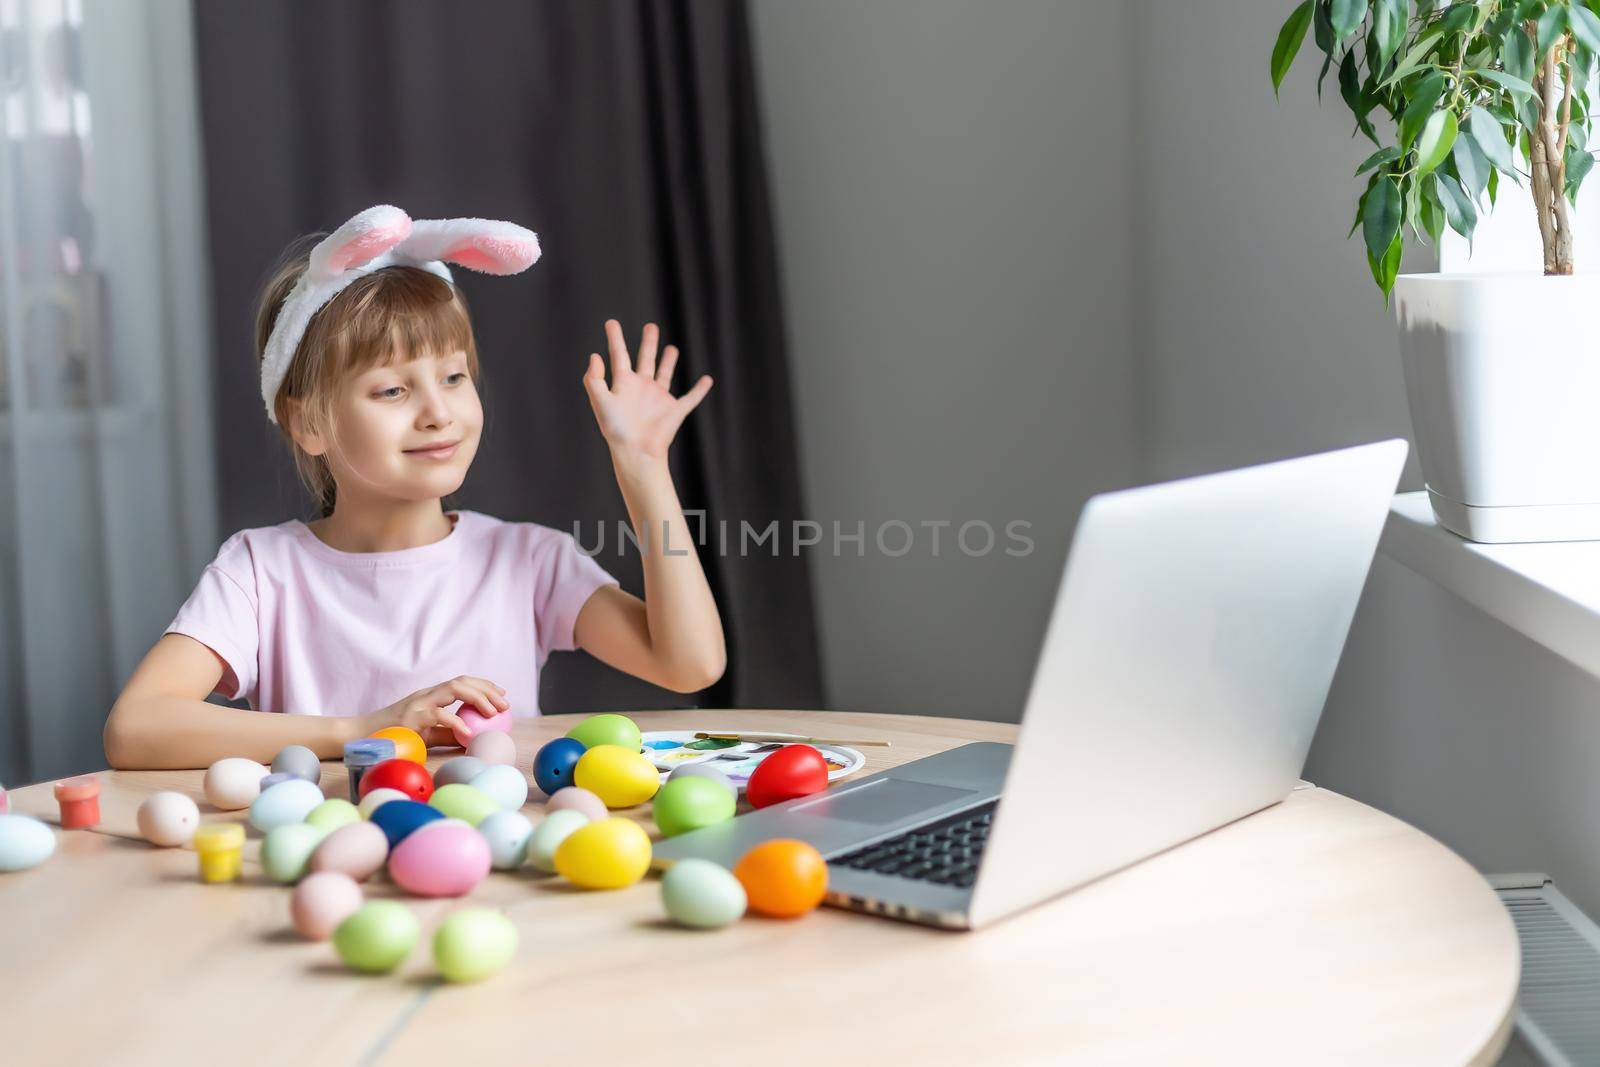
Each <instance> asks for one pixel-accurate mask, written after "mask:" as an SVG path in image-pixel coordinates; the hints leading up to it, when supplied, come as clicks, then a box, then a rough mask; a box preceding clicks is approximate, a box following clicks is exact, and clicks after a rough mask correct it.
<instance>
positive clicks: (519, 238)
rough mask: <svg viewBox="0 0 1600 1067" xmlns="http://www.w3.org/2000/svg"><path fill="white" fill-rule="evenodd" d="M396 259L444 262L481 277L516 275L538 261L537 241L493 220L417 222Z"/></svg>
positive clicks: (529, 232)
mask: <svg viewBox="0 0 1600 1067" xmlns="http://www.w3.org/2000/svg"><path fill="white" fill-rule="evenodd" d="M395 255H397V256H405V257H406V258H408V259H412V260H415V261H417V262H427V261H429V260H443V261H444V262H446V263H455V264H458V265H460V266H463V267H466V268H467V269H468V270H475V271H481V272H483V273H484V274H518V273H520V272H522V271H525V270H527V269H528V268H529V267H531V266H533V264H534V263H535V262H536V261H537V260H538V258H539V238H538V236H537V235H535V234H534V233H533V231H532V230H525V229H523V228H522V227H521V226H518V225H516V224H515V223H511V222H499V221H496V220H494V219H418V220H417V221H416V223H415V224H413V225H412V227H411V236H410V237H408V238H406V239H405V240H404V241H403V242H401V244H400V246H399V247H398V248H396V249H395Z"/></svg>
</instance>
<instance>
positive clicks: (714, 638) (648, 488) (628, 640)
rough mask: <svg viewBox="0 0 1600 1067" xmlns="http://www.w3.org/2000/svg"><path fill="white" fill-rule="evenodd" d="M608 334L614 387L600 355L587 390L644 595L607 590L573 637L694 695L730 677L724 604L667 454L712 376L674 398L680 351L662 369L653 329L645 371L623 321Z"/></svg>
mask: <svg viewBox="0 0 1600 1067" xmlns="http://www.w3.org/2000/svg"><path fill="white" fill-rule="evenodd" d="M606 335H607V338H608V340H609V342H610V347H611V371H612V383H611V387H610V388H609V389H608V388H607V387H606V378H605V364H604V362H603V361H602V360H601V359H600V355H599V353H593V354H591V355H590V357H589V370H588V373H586V374H585V375H584V378H583V384H584V388H585V389H586V390H587V391H588V394H589V401H590V404H591V405H592V406H593V407H594V413H595V419H596V421H598V422H599V424H600V432H601V433H602V434H604V435H605V438H606V443H607V444H608V445H610V446H611V466H612V469H613V470H614V471H615V472H616V476H617V486H618V488H620V489H621V490H622V498H623V500H624V501H625V502H626V503H627V506H628V518H629V520H630V521H631V522H632V523H633V529H634V534H635V536H636V537H637V538H638V540H639V544H640V546H641V552H642V554H643V557H644V559H643V563H644V594H645V595H644V599H643V600H640V599H639V598H638V597H636V596H634V595H632V594H631V593H625V592H623V591H622V590H620V589H618V588H617V587H615V586H603V587H601V588H600V589H598V590H596V591H595V593H594V595H593V596H591V597H590V598H589V599H588V601H587V602H586V603H585V604H584V606H583V608H582V610H580V611H579V612H578V618H577V621H576V623H575V625H574V637H575V639H576V641H577V644H578V646H579V647H580V648H582V649H584V650H585V651H587V652H589V653H590V654H591V655H593V656H594V657H595V658H596V659H599V660H601V661H602V662H604V663H607V664H610V665H611V666H613V667H616V668H617V669H618V670H623V671H627V672H628V673H629V674H632V675H635V676H636V677H639V678H643V679H645V680H646V681H648V682H653V683H654V684H656V685H660V686H663V687H665V688H667V689H672V690H674V691H676V692H680V693H692V692H695V691H697V690H700V689H704V688H706V687H707V686H709V685H711V684H712V683H713V682H715V681H716V680H717V679H718V678H721V677H722V672H723V669H724V668H725V667H726V666H727V655H728V654H727V648H726V645H725V643H724V640H723V634H722V618H721V616H720V615H719V614H718V613H717V602H716V600H715V599H714V598H713V597H712V595H711V587H710V586H709V585H708V584H707V582H706V575H705V571H704V570H703V569H702V568H701V566H700V557H699V555H698V554H697V553H696V551H695V544H694V541H693V539H692V538H691V537H690V534H689V527H688V523H687V522H685V521H684V517H683V508H682V506H681V505H680V504H679V502H678V493H677V490H676V489H675V488H674V487H673V484H672V474H671V472H670V471H669V470H668V468H667V449H668V447H669V446H670V445H671V443H672V439H673V437H674V436H675V435H676V434H677V432H678V427H679V426H680V425H682V423H683V420H684V418H685V417H687V416H688V414H689V412H691V411H693V410H694V409H695V407H696V406H697V405H698V404H699V403H700V401H701V400H702V399H704V398H705V395H706V393H707V392H709V391H710V389H711V378H710V376H709V375H703V376H702V377H701V378H700V380H699V381H697V382H696V383H695V385H694V388H692V389H690V390H689V392H687V393H685V394H684V395H683V396H682V397H677V398H675V397H673V396H672V393H671V392H670V390H669V386H670V384H671V381H672V371H673V368H674V367H675V366H676V364H677V361H678V350H677V348H676V347H675V346H673V345H668V346H667V347H666V350H665V351H664V352H663V353H662V358H661V365H660V367H659V368H658V367H657V366H656V345H657V342H658V340H659V336H660V335H659V331H657V329H656V326H655V324H654V323H649V324H647V325H646V326H645V328H644V338H643V340H642V341H641V342H640V344H639V367H638V370H637V371H636V370H634V368H633V366H632V364H631V361H630V360H629V358H628V346H627V342H626V341H625V340H624V339H623V336H622V327H621V326H620V325H619V324H618V323H617V321H616V320H615V319H612V320H610V321H608V322H607V323H606Z"/></svg>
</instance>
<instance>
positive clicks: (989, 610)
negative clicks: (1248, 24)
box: [754, 0, 1137, 719]
mask: <svg viewBox="0 0 1600 1067" xmlns="http://www.w3.org/2000/svg"><path fill="white" fill-rule="evenodd" d="M754 22H755V41H756V50H757V57H756V58H757V62H758V65H759V69H760V76H761V86H762V95H763V100H762V104H763V107H764V109H765V115H766V119H767V127H766V130H767V137H768V153H769V161H770V169H771V174H772V180H773V184H774V195H775V201H776V207H777V220H778V235H779V240H780V249H781V257H782V263H783V267H784V272H785V278H784V283H785V284H784V295H785V297H786V299H787V313H788V318H789V330H790V336H791V340H792V348H791V356H792V361H793V367H794V375H795V386H796V395H797V403H798V406H799V417H800V432H801V447H802V451H803V462H804V472H803V473H804V479H805V489H806V493H807V509H808V512H809V514H811V515H812V516H813V517H814V518H815V519H817V520H818V521H820V522H822V523H823V524H824V526H825V528H827V530H828V533H829V539H828V541H827V542H826V543H825V544H824V545H820V546H818V547H817V548H814V549H811V550H810V555H811V559H812V561H813V563H814V566H815V582H816V588H817V594H818V602H819V612H820V626H821V629H822V643H823V656H824V670H825V671H826V675H827V681H828V685H829V694H830V702H831V706H832V707H835V708H840V709H850V710H870V711H902V712H915V713H931V714H953V715H965V716H978V717H986V718H1011V719H1014V718H1015V717H1016V715H1017V713H1018V711H1019V710H1020V708H1021V705H1022V701H1023V698H1024V696H1025V690H1026V686H1027V682H1028V677H1029V667H1030V665H1031V663H1032V661H1033V658H1034V656H1035V654H1036V653H1037V650H1038V646H1039V641H1040V639H1041V635H1042V632H1043V626H1044V622H1045V616H1046V612H1047V610H1048V608H1049V603H1050V600H1051V597H1052V596H1053V594H1054V591H1055V588H1054V583H1055V579H1056V577H1057V576H1058V574H1059V571H1058V568H1059V567H1060V564H1061V560H1062V558H1063V556H1064V553H1065V549H1066V539H1067V536H1068V533H1069V531H1070V529H1071V526H1072V524H1073V521H1074V519H1075V517H1076V514H1077V511H1078V508H1079V506H1080V505H1081V503H1082V501H1083V499H1084V498H1085V497H1086V496H1087V495H1089V494H1090V493H1091V492H1093V491H1095V490H1098V489H1101V488H1105V487H1108V486H1113V485H1121V484H1126V483H1127V482H1128V481H1130V480H1131V479H1132V478H1133V477H1134V460H1135V455H1136V447H1137V445H1136V438H1135V429H1134V422H1133V391H1134V383H1133V375H1132V363H1131V360H1130V330H1131V323H1130V318H1129V314H1128V305H1127V302H1126V293H1127V290H1128V281H1129V272H1130V269H1131V264H1132V259H1131V253H1130V250H1129V238H1130V235H1131V233H1132V231H1133V216H1134V212H1133V210H1132V209H1133V206H1134V205H1133V203H1132V200H1131V194H1130V188H1129V184H1128V182H1127V173H1128V168H1129V164H1130V162H1131V159H1132V137H1131V132H1130V129H1129V125H1128V123H1127V122H1126V121H1124V119H1125V117H1126V107H1127V103H1126V100H1127V98H1126V82H1127V78H1126V74H1125V71H1124V69H1123V59H1122V57H1123V56H1124V55H1125V54H1126V51H1127V45H1128V40H1127V37H1128V15H1127V11H1126V8H1125V7H1124V6H1123V5H1120V4H1104V3H1017V2H1003V3H998V4H997V3H987V4H973V3H970V2H967V0H938V2H925V0H916V2H911V0H878V2H874V3H871V4H861V3H858V2H854V0H848V2H847V0H820V2H807V3H804V4H794V3H785V2H781V0H756V3H755V5H754ZM891 519H901V520H904V521H906V522H908V523H910V524H911V526H912V527H913V530H914V531H915V532H916V533H917V535H918V538H917V540H916V542H915V543H914V546H913V548H912V550H911V551H910V552H909V553H907V554H906V555H904V556H901V557H899V558H889V557H886V556H884V555H882V554H881V553H880V552H879V551H878V549H877V547H876V546H875V545H874V544H873V533H874V531H875V530H876V529H877V528H878V526H879V524H880V523H882V522H884V521H886V520H891ZM943 519H947V520H951V521H952V522H953V523H954V524H956V525H959V524H961V523H962V522H965V521H968V520H983V521H986V522H988V523H990V524H991V526H992V527H993V528H994V529H995V530H996V532H997V534H998V535H999V537H998V541H997V544H996V548H995V550H994V551H993V552H991V553H989V554H987V555H981V556H973V557H969V556H966V555H963V554H962V552H961V551H960V550H959V548H957V547H956V546H955V545H953V544H952V541H953V535H954V534H955V527H954V526H952V527H951V528H949V529H946V530H945V531H944V533H943V538H942V542H943V543H941V545H940V555H939V557H938V558H934V556H933V554H932V543H931V532H930V531H927V530H925V529H922V528H920V527H919V526H918V524H919V523H920V522H922V521H924V520H929V521H932V520H943ZM1013 519H1023V520H1027V521H1029V522H1031V523H1032V529H1031V531H1030V532H1029V535H1028V536H1030V537H1031V538H1032V539H1033V541H1034V542H1035V546H1034V548H1033V551H1032V553H1031V554H1030V555H1028V556H1025V557H1014V556H1008V555H1006V554H1005V553H1004V551H1003V549H1004V548H1005V547H1006V546H1007V545H1010V544H1013V542H1011V541H1009V540H1008V539H1007V538H1006V536H1005V533H1004V527H1005V524H1006V523H1007V522H1008V521H1010V520H1013ZM834 520H839V521H841V522H842V523H844V524H845V532H846V533H849V532H853V531H854V529H855V523H856V522H857V521H858V520H860V521H864V522H865V523H866V531H867V535H868V543H867V549H866V556H865V558H858V557H857V556H855V555H854V554H853V553H854V552H855V551H856V549H855V547H854V546H853V545H849V544H846V545H844V546H843V547H844V550H845V554H843V555H840V556H835V555H834V554H833V553H832V550H831V525H830V524H831V523H832V522H833V521H834ZM972 533H973V534H974V535H976V534H977V533H978V531H977V530H976V529H974V530H973V531H972ZM903 536H904V535H903V532H901V533H897V534H895V535H894V538H893V540H891V541H890V542H889V546H890V548H891V549H894V550H898V549H899V547H900V544H901V539H902V538H903ZM969 546H970V547H972V548H973V549H974V551H976V549H977V548H978V547H979V543H978V542H977V541H976V540H974V541H971V542H969Z"/></svg>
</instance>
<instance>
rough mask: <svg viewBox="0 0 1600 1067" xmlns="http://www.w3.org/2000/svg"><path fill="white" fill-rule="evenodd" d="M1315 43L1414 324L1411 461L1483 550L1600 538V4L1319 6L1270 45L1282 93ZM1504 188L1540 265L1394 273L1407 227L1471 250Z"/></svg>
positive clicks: (1365, 215)
mask: <svg viewBox="0 0 1600 1067" xmlns="http://www.w3.org/2000/svg"><path fill="white" fill-rule="evenodd" d="M1308 32H1309V34H1310V36H1311V38H1312V40H1313V41H1314V42H1315V47H1316V48H1317V50H1318V51H1320V52H1321V53H1322V57H1323V58H1322V67H1321V73H1320V74H1319V75H1318V79H1317V89H1318V93H1319V94H1320V92H1321V89H1322V84H1323V80H1324V79H1325V78H1326V77H1327V75H1328V74H1329V72H1330V71H1333V70H1334V69H1335V68H1337V82H1338V86H1339V93H1340V96H1341V97H1342V98H1343V99H1344V102H1345V104H1346V105H1347V106H1348V107H1349V108H1350V110H1351V112H1352V113H1353V114H1354V116H1355V133H1352V137H1354V136H1356V135H1357V134H1359V135H1361V136H1364V137H1366V138H1367V139H1368V140H1370V141H1371V142H1372V146H1373V148H1374V149H1375V151H1373V152H1371V154H1370V155H1368V156H1367V157H1366V159H1365V160H1364V161H1362V162H1361V164H1360V165H1359V166H1358V167H1357V168H1356V174H1357V175H1362V176H1365V178H1366V188H1365V191H1364V192H1362V194H1361V198H1360V201H1359V203H1358V205H1357V207H1356V217H1355V223H1354V225H1353V226H1352V227H1351V231H1350V232H1351V235H1354V233H1355V231H1356V230H1357V229H1359V230H1360V231H1361V235H1362V239H1363V243H1364V244H1365V246H1366V252H1367V263H1368V265H1369V267H1370V268H1371V270H1372V277H1373V279H1374V281H1376V282H1377V284H1378V287H1379V288H1380V289H1381V290H1382V291H1383V294H1384V299H1385V301H1386V302H1387V300H1388V297H1389V293H1390V291H1391V289H1392V290H1393V292H1394V296H1395V314H1396V317H1397V318H1398V320H1399V323H1400V335H1401V359H1402V365H1403V368H1404V371H1405V381H1406V394H1407V397H1408V399H1409V401H1410V407H1411V418H1412V424H1413V429H1414V430H1415V434H1416V442H1417V456H1418V459H1419V461H1420V462H1421V465H1422V473H1423V478H1424V479H1425V481H1426V482H1427V487H1428V494H1429V498H1430V500H1431V501H1432V504H1433V509H1434V513H1435V514H1436V515H1437V516H1438V518H1439V521H1440V523H1441V524H1443V525H1444V526H1446V527H1447V528H1449V529H1451V530H1454V531H1455V532H1456V533H1458V534H1461V535H1462V536H1464V537H1467V538H1469V539H1471V540H1474V541H1559V540H1588V539H1600V409H1597V404H1600V352H1596V351H1593V350H1592V348H1593V344H1594V342H1593V340H1592V338H1593V337H1594V335H1595V330H1594V329H1593V323H1594V321H1595V317H1596V316H1600V275H1594V274H1575V273H1574V264H1573V229H1572V225H1573V213H1572V204H1573V202H1574V200H1575V198H1576V197H1577V193H1578V189H1579V187H1580V186H1581V185H1582V183H1583V180H1584V177H1585V176H1586V175H1587V174H1588V173H1589V170H1590V168H1591V167H1592V166H1593V164H1594V156H1593V155H1592V154H1591V153H1590V152H1589V134H1590V128H1591V127H1590V113H1591V94H1590V89H1591V87H1592V86H1593V84H1594V77H1595V73H1596V72H1595V57H1596V55H1597V54H1600V0H1475V2H1456V3H1449V4H1447V3H1443V2H1442V0H1440V2H1434V0H1305V2H1304V3H1301V4H1300V5H1299V6H1298V7H1296V8H1295V9H1294V11H1293V13H1292V14H1290V16H1289V19H1288V21H1287V22H1285V23H1284V25H1283V28H1282V30H1281V31H1280V32H1279V34H1278V39H1277V44H1276V47H1274V48H1273V50H1272V85H1273V91H1274V92H1275V93H1276V92H1277V90H1278V87H1279V86H1280V85H1281V84H1282V82H1283V78H1284V75H1285V74H1287V73H1288V70H1289V67H1290V65H1291V64H1292V63H1293V62H1294V59H1295V56H1296V55H1297V54H1298V53H1299V51H1300V50H1301V46H1302V44H1303V42H1304V40H1305V38H1306V36H1307V34H1308ZM1502 181H1512V182H1515V183H1517V184H1519V185H1521V184H1523V183H1526V184H1527V185H1528V186H1529V188H1530V189H1531V192H1532V194H1533V203H1534V208H1535V212H1536V215H1537V219H1536V221H1537V224H1538V227H1539V235H1540V238H1541V240H1542V243H1543V247H1544V264H1543V267H1544V269H1543V272H1542V273H1536V272H1534V271H1533V270H1532V269H1531V268H1532V264H1529V268H1530V269H1529V270H1528V271H1527V272H1526V273H1517V274H1438V273H1435V274H1405V275H1402V274H1399V267H1400V255H1401V247H1402V242H1403V235H1404V233H1405V230H1406V229H1407V228H1410V230H1411V231H1412V233H1413V234H1415V235H1416V237H1417V238H1418V239H1425V240H1430V241H1433V242H1434V243H1435V244H1437V243H1438V241H1439V238H1440V236H1441V235H1442V234H1443V232H1444V228H1445V227H1446V226H1449V227H1450V228H1451V229H1453V230H1455V231H1456V232H1457V233H1459V234H1461V235H1462V236H1463V237H1465V238H1467V239H1468V240H1469V241H1470V240H1471V238H1472V232H1473V228H1474V227H1475V226H1476V224H1477V221H1478V219H1479V217H1480V215H1481V214H1482V213H1484V212H1486V211H1488V210H1492V208H1493V205H1494V202H1495V198H1496V194H1497V191H1498V189H1499V187H1500V183H1501V182H1502Z"/></svg>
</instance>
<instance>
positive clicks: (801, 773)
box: [744, 745, 828, 808]
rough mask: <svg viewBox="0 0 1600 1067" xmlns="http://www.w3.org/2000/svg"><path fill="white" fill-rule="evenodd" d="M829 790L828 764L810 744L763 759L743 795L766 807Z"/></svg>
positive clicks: (786, 749) (775, 753)
mask: <svg viewBox="0 0 1600 1067" xmlns="http://www.w3.org/2000/svg"><path fill="white" fill-rule="evenodd" d="M826 788H828V761H827V760H825V759H823V758H822V753H820V752H818V751H817V750H816V749H814V748H812V747H811V746H810V745H788V746H786V747H784V748H781V749H779V750H778V751H777V752H774V753H773V754H772V755H770V756H768V757H767V758H766V759H764V760H762V761H761V762H760V763H759V764H758V765H757V766H756V769H755V771H754V772H753V773H752V774H751V775H750V782H749V784H748V785H746V786H745V791H744V795H745V797H746V798H747V799H748V800H749V801H750V804H751V806H752V807H757V808H765V807H767V806H768V805H771V804H778V803H781V802H782V801H785V800H793V799H794V798H795V797H805V796H810V795H811V794H812V793H820V792H822V791H823V790H824V789H826Z"/></svg>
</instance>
